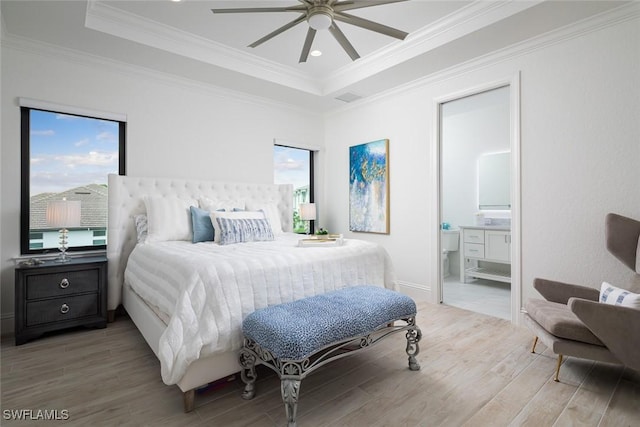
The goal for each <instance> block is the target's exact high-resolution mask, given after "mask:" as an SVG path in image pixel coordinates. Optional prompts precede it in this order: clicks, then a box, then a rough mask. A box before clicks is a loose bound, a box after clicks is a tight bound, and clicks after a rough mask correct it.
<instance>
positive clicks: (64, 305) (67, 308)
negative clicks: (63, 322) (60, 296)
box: [60, 304, 69, 314]
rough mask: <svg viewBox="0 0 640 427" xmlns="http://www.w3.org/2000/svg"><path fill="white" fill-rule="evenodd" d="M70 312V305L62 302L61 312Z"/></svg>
mask: <svg viewBox="0 0 640 427" xmlns="http://www.w3.org/2000/svg"><path fill="white" fill-rule="evenodd" d="M68 312H69V306H68V305H67V304H62V306H61V307H60V313H62V314H67V313H68Z"/></svg>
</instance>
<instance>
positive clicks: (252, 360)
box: [240, 348, 256, 400]
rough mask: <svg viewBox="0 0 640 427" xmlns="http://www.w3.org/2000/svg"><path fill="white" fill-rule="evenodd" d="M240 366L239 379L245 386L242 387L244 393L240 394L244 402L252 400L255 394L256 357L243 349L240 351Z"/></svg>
mask: <svg viewBox="0 0 640 427" xmlns="http://www.w3.org/2000/svg"><path fill="white" fill-rule="evenodd" d="M240 366H242V370H241V371H240V377H241V378H242V381H243V382H244V383H245V384H246V385H245V386H244V391H243V392H242V398H243V399H245V400H250V399H253V396H255V394H256V389H255V383H256V356H255V355H254V354H253V353H251V352H249V351H247V350H245V349H244V348H243V349H241V350H240Z"/></svg>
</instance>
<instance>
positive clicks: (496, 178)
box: [478, 151, 511, 210]
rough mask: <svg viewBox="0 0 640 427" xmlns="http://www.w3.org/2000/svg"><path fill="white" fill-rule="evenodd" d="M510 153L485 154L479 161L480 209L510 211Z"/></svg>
mask: <svg viewBox="0 0 640 427" xmlns="http://www.w3.org/2000/svg"><path fill="white" fill-rule="evenodd" d="M510 159H511V153H510V152H508V151H507V152H503V153H491V154H483V155H482V156H480V158H479V159H478V208H479V209H480V210H510V209H511V191H510V188H509V185H510V182H511V176H510V175H511V172H510V170H511V168H510Z"/></svg>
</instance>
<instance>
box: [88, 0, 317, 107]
mask: <svg viewBox="0 0 640 427" xmlns="http://www.w3.org/2000/svg"><path fill="white" fill-rule="evenodd" d="M85 27H87V28H90V29H92V30H96V31H101V32H103V33H106V34H110V35H112V36H116V37H120V38H124V39H127V40H132V41H135V42H138V43H141V44H144V45H147V46H151V47H155V48H157V49H161V50H165V51H168V52H171V53H174V54H177V55H181V56H185V57H188V58H192V59H196V60H198V61H202V62H205V63H207V64H211V65H215V66H218V67H223V68H226V69H229V70H233V71H236V72H239V73H243V74H246V75H249V76H251V77H256V78H259V79H262V80H267V81H270V82H272V83H276V84H280V85H283V86H287V87H290V88H293V89H297V90H300V91H303V92H306V93H310V94H313V95H322V88H321V87H320V85H319V82H318V81H316V80H315V79H313V78H311V77H310V76H308V75H306V74H305V73H302V72H300V71H298V70H296V69H294V68H292V67H287V66H283V65H280V64H278V63H276V62H273V61H268V60H266V59H263V58H260V57H258V56H256V55H252V54H249V53H246V52H242V51H240V50H238V49H233V48H230V47H227V46H225V45H223V44H221V43H217V42H214V41H211V40H208V39H206V38H204V37H200V36H196V35H194V34H191V33H188V32H185V31H181V30H178V29H176V28H174V27H170V26H168V25H165V24H161V23H159V22H156V21H153V20H150V19H146V18H143V17H141V16H139V15H135V14H133V13H129V12H125V11H123V10H121V9H117V8H115V7H113V6H109V5H107V4H104V3H103V2H101V1H99V0H88V2H87V12H86V16H85Z"/></svg>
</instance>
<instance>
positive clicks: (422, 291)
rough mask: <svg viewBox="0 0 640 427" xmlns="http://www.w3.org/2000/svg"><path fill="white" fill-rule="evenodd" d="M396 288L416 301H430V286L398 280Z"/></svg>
mask: <svg viewBox="0 0 640 427" xmlns="http://www.w3.org/2000/svg"><path fill="white" fill-rule="evenodd" d="M398 288H399V289H398V290H399V291H400V292H402V293H403V294H405V295H408V296H410V297H411V298H413V299H414V300H415V301H416V302H431V287H430V286H427V285H419V284H417V283H411V282H404V281H400V280H399V281H398Z"/></svg>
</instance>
